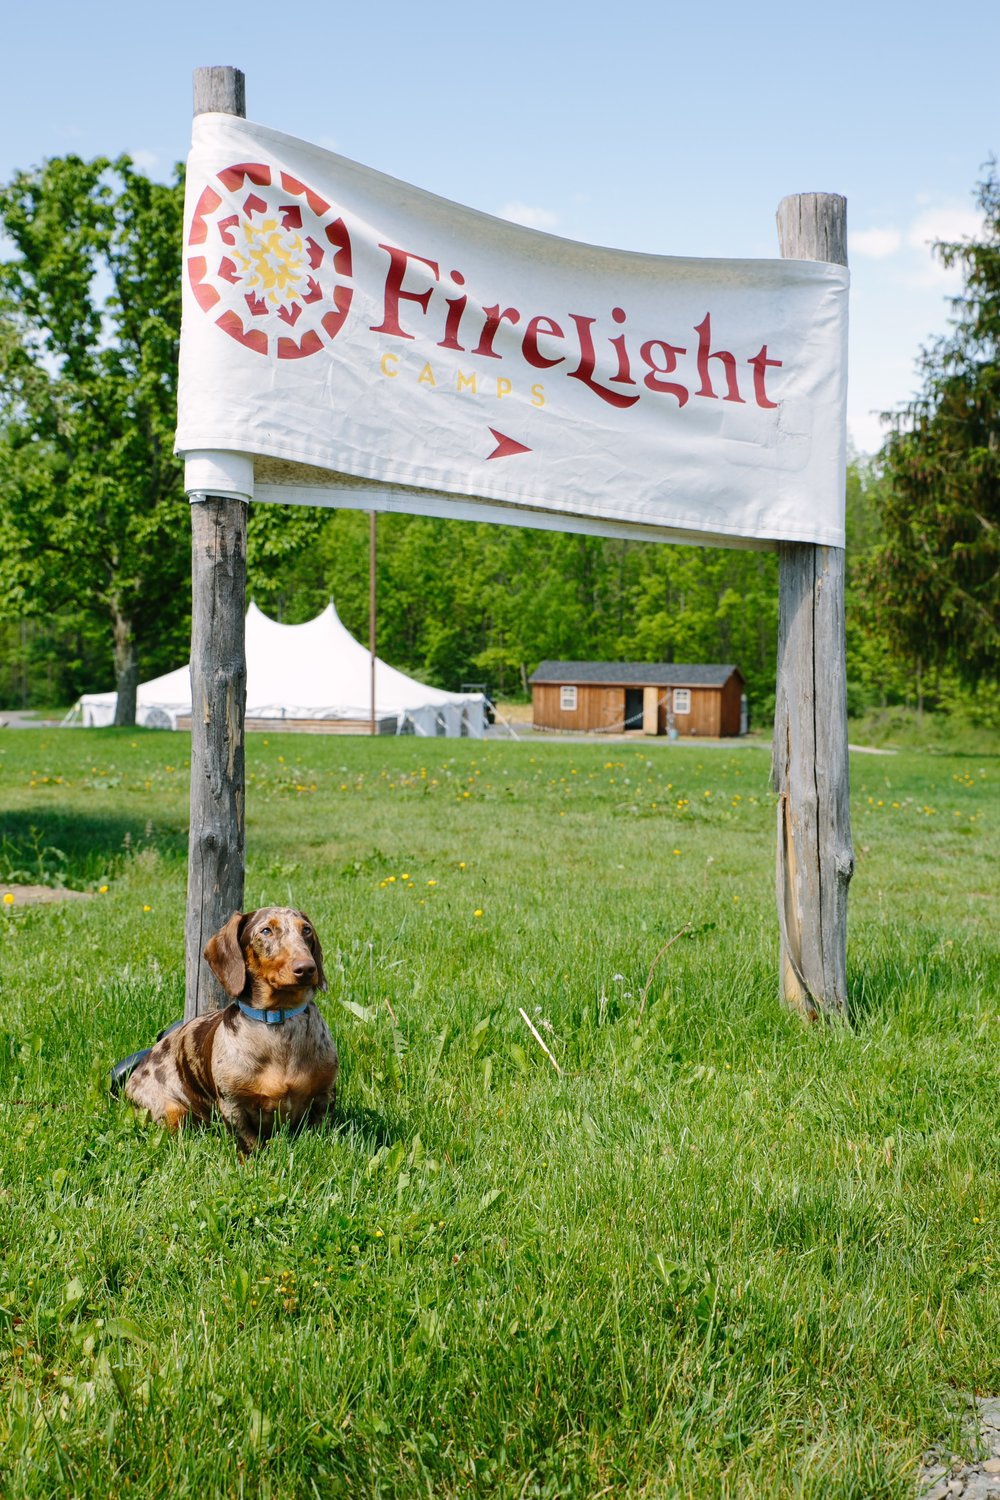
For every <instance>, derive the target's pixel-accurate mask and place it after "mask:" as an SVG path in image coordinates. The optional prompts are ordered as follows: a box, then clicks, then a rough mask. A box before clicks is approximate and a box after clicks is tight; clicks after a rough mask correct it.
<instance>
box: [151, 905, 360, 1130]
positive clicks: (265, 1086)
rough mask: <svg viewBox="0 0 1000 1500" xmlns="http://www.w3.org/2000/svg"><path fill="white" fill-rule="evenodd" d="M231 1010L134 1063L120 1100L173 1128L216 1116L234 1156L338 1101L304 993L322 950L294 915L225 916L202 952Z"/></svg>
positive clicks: (327, 1052) (320, 977)
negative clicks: (229, 998) (225, 1128)
mask: <svg viewBox="0 0 1000 1500" xmlns="http://www.w3.org/2000/svg"><path fill="white" fill-rule="evenodd" d="M205 959H206V962H207V963H208V964H209V966H210V967H211V969H212V971H213V973H214V974H215V976H216V978H217V979H218V980H219V982H220V984H221V985H222V987H223V989H224V990H225V991H226V993H227V994H228V995H232V997H233V1003H232V1005H227V1006H226V1008H225V1010H218V1011H215V1012H213V1013H212V1014H211V1015H205V1016H196V1017H195V1019H194V1020H192V1021H187V1022H185V1023H184V1024H183V1025H181V1026H177V1027H176V1028H171V1030H170V1031H169V1032H167V1033H165V1034H164V1035H163V1036H162V1038H161V1039H160V1040H159V1041H158V1042H157V1043H156V1045H155V1047H153V1048H152V1049H151V1050H150V1051H149V1053H148V1054H147V1055H146V1056H145V1057H143V1058H142V1060H141V1061H140V1062H139V1063H138V1066H137V1067H136V1068H135V1070H134V1072H133V1073H132V1075H131V1077H130V1078H129V1079H128V1082H127V1083H126V1085H125V1095H126V1097H127V1098H128V1099H130V1100H131V1102H132V1103H133V1104H135V1105H137V1106H138V1108H140V1109H147V1110H149V1113H150V1114H151V1115H152V1117H153V1119H154V1120H157V1121H159V1123H160V1124H161V1125H166V1126H167V1128H168V1129H170V1130H176V1129H177V1127H178V1126H179V1125H181V1124H182V1123H183V1122H184V1121H185V1120H187V1119H188V1118H189V1117H190V1118H191V1119H194V1120H201V1121H207V1120H209V1119H210V1118H211V1116H212V1114H213V1113H218V1114H219V1115H221V1116H222V1119H223V1120H224V1121H225V1123H226V1125H227V1126H228V1127H229V1129H230V1130H231V1131H232V1133H233V1135H234V1136H235V1137H236V1142H237V1145H238V1146H239V1148H240V1150H241V1151H253V1150H254V1149H255V1148H256V1147H257V1146H258V1145H259V1144H260V1143H261V1142H262V1141H266V1140H267V1139H268V1138H269V1137H270V1135H271V1134H272V1132H273V1131H274V1128H275V1126H276V1125H277V1124H280V1122H281V1121H283V1120H287V1121H288V1123H289V1124H290V1125H293V1126H294V1125H298V1124H299V1123H300V1122H301V1121H303V1120H307V1121H310V1122H315V1121H318V1120H321V1119H323V1117H324V1116H325V1115H326V1114H327V1113H328V1112H329V1111H330V1110H332V1109H333V1107H334V1103H335V1102H336V1097H337V1068H338V1059H337V1048H336V1045H335V1043H334V1041H333V1038H332V1037H331V1035H330V1033H329V1031H328V1030H327V1026H326V1022H325V1021H324V1020H323V1017H322V1016H321V1015H320V1013H319V1010H318V1008H317V1007H316V1005H314V1004H313V995H314V994H315V992H316V991H317V990H318V989H319V990H325V989H326V976H325V975H324V973H323V952H322V949H321V948H320V944H319V938H318V937H317V936H316V933H315V931H314V930H313V926H312V923H311V922H310V921H309V918H308V917H307V916H305V914H304V913H303V912H300V911H292V910H291V909H290V908H289V907H285V906H264V907H261V908H260V909H259V910H258V911H251V912H246V913H242V912H234V913H233V915H232V916H231V917H230V919H229V921H228V922H227V923H226V925H225V927H223V928H222V930H221V932H217V933H216V934H215V936H214V937H213V938H210V939H209V941H208V943H207V945H206V947H205Z"/></svg>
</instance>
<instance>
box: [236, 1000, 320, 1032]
mask: <svg viewBox="0 0 1000 1500" xmlns="http://www.w3.org/2000/svg"><path fill="white" fill-rule="evenodd" d="M236 1003H237V1005H238V1006H239V1008H240V1010H241V1011H242V1012H243V1014H244V1015H245V1016H249V1018H250V1020H251V1021H263V1022H264V1024H265V1026H280V1025H281V1023H282V1022H283V1021H289V1020H291V1018H292V1016H301V1014H302V1012H303V1011H304V1010H308V1009H309V1007H310V1005H311V1004H312V1001H311V1000H307V1001H306V1003H305V1005H297V1006H296V1007H295V1009H294V1010H255V1009H254V1007H253V1006H252V1005H245V1004H244V1002H243V1001H242V1000H237V1002H236Z"/></svg>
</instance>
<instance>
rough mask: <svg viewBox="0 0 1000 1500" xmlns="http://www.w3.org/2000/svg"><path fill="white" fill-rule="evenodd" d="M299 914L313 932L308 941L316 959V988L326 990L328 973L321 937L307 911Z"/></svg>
mask: <svg viewBox="0 0 1000 1500" xmlns="http://www.w3.org/2000/svg"><path fill="white" fill-rule="evenodd" d="M299 916H300V917H301V918H302V920H303V922H305V923H307V925H308V926H309V927H310V928H311V932H310V934H309V936H308V937H307V938H306V942H307V943H308V944H309V951H310V953H311V954H312V956H313V958H314V959H315V960H316V988H317V989H318V990H325V989H326V974H325V973H324V971H323V949H322V948H321V947H320V941H319V937H318V936H317V933H316V929H315V927H313V924H312V922H310V920H309V918H308V917H307V916H306V914H305V912H304V911H300V912H299Z"/></svg>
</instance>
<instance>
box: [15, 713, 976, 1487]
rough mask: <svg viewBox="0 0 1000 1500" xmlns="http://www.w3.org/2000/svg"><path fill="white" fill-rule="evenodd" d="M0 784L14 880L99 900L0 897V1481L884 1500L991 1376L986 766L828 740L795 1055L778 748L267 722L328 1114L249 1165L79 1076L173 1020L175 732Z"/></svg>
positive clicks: (19, 772) (275, 889) (262, 856)
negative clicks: (311, 942) (837, 923)
mask: <svg viewBox="0 0 1000 1500" xmlns="http://www.w3.org/2000/svg"><path fill="white" fill-rule="evenodd" d="M0 751H2V753H0V789H2V798H3V800H2V804H0V805H2V807H3V809H4V812H3V835H2V842H0V879H3V878H6V879H10V878H11V876H12V873H13V872H16V871H28V872H29V873H30V872H31V870H32V869H34V870H35V872H36V874H35V877H33V878H37V877H38V876H41V877H42V878H48V879H49V880H55V879H62V880H64V881H66V882H67V883H69V884H70V885H76V886H78V887H80V888H83V889H90V890H92V891H93V892H94V893H95V894H94V895H93V898H92V899H91V900H89V901H81V902H74V903H66V904H64V905H50V906H44V907H36V908H6V909H3V910H0V932H2V943H3V954H2V964H0V1001H2V1012H0V1118H2V1121H3V1125H4V1129H3V1133H2V1136H0V1234H2V1242H3V1245H4V1253H3V1257H2V1261H0V1473H2V1474H3V1484H4V1486H5V1493H8V1494H11V1495H18V1496H20V1495H29V1496H48V1495H52V1496H56V1495H59V1496H63V1495H67V1494H72V1495H79V1496H94V1497H97V1496H105V1495H107V1494H110V1493H115V1494H135V1495H140V1496H144V1497H145V1496H152V1495H155V1496H161V1495H162V1496H170V1497H172V1500H173V1497H181V1496H189V1495H190V1496H193V1497H194V1496H197V1497H202V1500H203V1497H206V1496H208V1497H211V1496H216V1495H219V1496H223V1495H224V1496H230V1495H232V1496H240V1495H247V1496H251V1495H253V1496H257V1495H260V1496H274V1497H279V1496H280V1497H282V1500H286V1497H298V1496H310V1495H312V1496H316V1495H318V1496H323V1497H325V1496H340V1495H343V1496H350V1497H356V1496H381V1497H388V1496H418V1495H434V1496H439V1495H441V1496H449V1495H463V1496H464V1495H490V1496H493V1495H495V1496H505V1497H506V1496H511V1497H513V1496H524V1497H529V1496H546V1497H548V1496H553V1497H554V1496H596V1495H599V1494H613V1495H630V1496H633V1495H634V1496H639V1495H642V1496H649V1497H654V1496H655V1497H662V1496H671V1495H696V1496H714V1495H732V1496H740V1497H743V1496H769V1495H795V1496H814V1497H824V1500H826V1497H830V1496H856V1497H859V1500H860V1497H872V1496H889V1495H893V1496H895V1495H899V1496H902V1495H907V1496H908V1495H911V1494H912V1493H913V1489H914V1485H915V1481H916V1471H917V1467H918V1465H919V1461H920V1456H921V1453H922V1451H923V1450H924V1449H925V1448H926V1447H927V1446H928V1445H929V1444H930V1443H931V1442H934V1441H937V1440H943V1441H945V1442H950V1443H952V1444H956V1445H958V1444H959V1443H960V1438H959V1433H958V1419H957V1411H958V1404H957V1402H956V1394H957V1393H959V1392H966V1391H972V1390H975V1391H978V1392H981V1393H982V1392H994V1393H995V1392H997V1391H998V1390H1000V1346H998V1340H997V1328H998V1313H1000V1290H998V1288H1000V1277H998V1275H997V1246H996V1224H997V1219H998V1215H1000V1187H998V1176H997V1168H998V1165H1000V1146H998V1134H997V1114H998V1066H997V1064H998V1046H1000V1018H998V1010H1000V960H998V954H997V947H996V914H997V911H998V909H1000V879H998V842H1000V841H998V834H997V824H998V813H1000V788H998V781H1000V776H998V772H1000V765H998V762H997V760H996V759H993V760H986V759H983V758H980V759H970V758H967V757H965V758H963V757H959V756H951V757H946V756H935V757H928V756H926V755H915V754H899V755H897V756H895V757H892V758H881V757H874V756H857V757H855V760H854V764H853V789H854V838H855V844H856V848H857V853H858V871H857V875H856V878H855V882H854V887H853V890H852V894H851V943H850V971H851V979H850V984H851V992H852V1002H853V1006H854V1012H855V1021H854V1025H853V1027H852V1028H850V1029H847V1028H841V1027H829V1028H823V1027H815V1028H812V1029H808V1028H805V1027H804V1026H803V1025H802V1024H801V1023H799V1022H798V1021H797V1020H795V1019H794V1018H792V1017H790V1016H788V1015H786V1014H784V1013H783V1012H782V1010H781V1008H780V1006H779V1004H778V1001H777V999H776V978H775V976H776V971H777V934H776V919H775V915H774V903H773V880H774V876H773V859H774V855H773V846H774V812H773V806H772V799H771V796H770V794H769V792H768V787H767V771H768V766H767V756H766V754H764V753H763V752H762V751H761V750H759V749H756V748H738V747H733V748H732V749H728V748H715V747H707V746H705V747H702V746H697V747H695V746H689V745H682V746H668V745H665V744H663V743H662V742H661V743H648V744H639V745H636V744H635V743H629V744H628V745H627V746H624V747H618V746H608V745H592V744H566V743H560V744H549V743H545V744H537V743H536V744H529V743H524V744H514V743H510V742H508V743H503V742H492V743H489V744H475V743H470V742H467V741H463V742H456V741H435V742H426V741H425V742H419V741H414V740H396V741H387V740H382V739H379V740H376V741H369V740H366V739H340V738H319V737H312V736H300V737H291V736H277V735H270V736H267V737H261V736H259V735H258V736H252V737H251V738H250V740H249V745H248V781H249V790H248V811H249V817H248V848H249V866H248V873H247V902H248V905H254V904H257V903H258V902H262V901H269V902H270V901H273V902H284V901H294V902H295V903H296V904H297V905H301V906H302V907H304V908H305V910H306V911H308V912H309V914H310V916H311V917H312V919H313V921H314V922H315V924H316V926H317V929H318V931H319V933H320V935H321V937H322V939H323V943H324V950H325V955H326V960H327V962H326V967H327V973H328V976H329V978H330V991H329V994H328V995H326V996H325V997H324V998H323V1002H322V1003H323V1008H324V1011H325V1013H326V1015H327V1017H328V1018H329V1020H330V1023H331V1026H332V1027H333V1029H334V1031H335V1033H336V1035H337V1038H338V1042H339V1045H340V1050H341V1056H342V1087H341V1105H340V1109H339V1111H338V1117H337V1119H336V1121H335V1122H334V1124H333V1125H332V1126H328V1127H327V1128H326V1129H325V1130H324V1131H323V1132H305V1133H302V1134H301V1135H299V1136H298V1137H289V1136H279V1137H278V1138H277V1139H276V1140H275V1141H273V1142H272V1143H271V1144H270V1145H269V1146H268V1147H267V1148H266V1149H265V1150H263V1151H262V1152H261V1153H259V1154H258V1156H257V1157H255V1159H254V1160H252V1161H251V1162H249V1163H246V1164H243V1163H241V1162H240V1161H239V1160H238V1158H237V1156H236V1153H235V1151H234V1149H233V1146H232V1143H231V1141H230V1140H229V1139H228V1138H227V1137H226V1136H225V1135H224V1134H222V1133H221V1131H217V1130H210V1131H206V1132H201V1133H193V1132H192V1133H190V1134H187V1135H184V1136H182V1137H179V1138H169V1137H165V1136H163V1135H162V1134H161V1133H160V1132H159V1131H157V1130H155V1129H151V1128H150V1127H148V1126H147V1125H145V1124H144V1123H142V1122H141V1121H139V1120H137V1119H135V1118H134V1117H133V1116H132V1114H131V1112H130V1111H129V1109H128V1108H127V1106H125V1105H123V1104H120V1103H112V1102H111V1101H109V1099H108V1098H107V1095H106V1088H105V1083H106V1073H107V1068H108V1066H109V1064H110V1063H111V1062H112V1061H113V1060H114V1059H115V1058H117V1057H120V1056H122V1055H123V1054H125V1053H127V1052H129V1051H131V1050H132V1049H133V1048H134V1047H136V1046H138V1045H140V1044H142V1043H144V1042H148V1041H150V1040H151V1039H152V1037H153V1035H154V1034H155V1032H156V1030H157V1029H158V1028H159V1027H161V1026H162V1025H164V1024H165V1023H166V1022H168V1021H170V1020H172V1019H174V1018H175V1017H176V1016H177V1015H179V1014H180V1012H181V1009H182V1005H183V978H182V947H181V945H182V930H183V915H184V878H185V839H186V835H185V818H186V797H187V772H186V766H185V760H186V756H187V740H186V738H185V737H183V736H181V735H169V734H156V733H150V732H145V733H139V734H135V733H132V734H129V733H127V732H119V731H100V732H83V731H74V732H69V731H63V732H54V731H35V730H32V731H24V732H18V733H16V734H14V733H12V734H10V735H7V736H5V737H4V739H3V741H2V744H0ZM46 851H48V852H46ZM52 851H55V852H52ZM404 876H405V877H409V878H404ZM104 885H106V886H107V887H108V889H107V890H106V891H103V892H100V891H99V887H100V886H104ZM0 891H2V886H0ZM477 913H481V915H477ZM688 922H689V923H690V924H691V931H690V933H689V934H688V935H686V936H684V937H683V938H681V939H680V940H678V941H677V942H676V943H674V945H673V946H672V947H671V948H670V949H669V951H668V952H667V953H666V954H665V955H664V956H663V957H662V959H661V960H660V962H659V964H658V966H657V967H656V969H655V972H654V975H653V979H652V983H651V984H650V985H649V989H648V996H647V1000H646V1009H645V1015H644V1016H643V1018H642V1021H641V1023H640V1022H639V1020H638V1017H639V1012H640V1008H641V1004H642V995H643V991H644V987H645V986H646V984H647V978H648V975H649V970H650V965H651V964H652V963H653V960H654V959H655V957H656V955H657V953H658V952H659V950H660V949H661V948H662V947H663V945H664V944H665V943H666V941H667V940H668V939H669V938H670V937H671V936H673V935H674V934H675V933H676V932H678V930H679V929H680V928H681V927H682V926H683V925H684V924H685V923H688ZM519 1007H523V1008H524V1009H525V1010H526V1011H527V1012H528V1014H529V1015H530V1016H531V1017H532V1019H533V1020H534V1022H535V1024H536V1025H537V1026H538V1028H539V1030H540V1032H541V1035H542V1036H543V1037H544V1038H545V1040H546V1043H547V1045H548V1046H549V1047H550V1048H551V1050H552V1053H553V1055H554V1056H555V1058H556V1059H557V1061H558V1062H559V1065H560V1067H561V1068H562V1070H563V1074H562V1076H561V1077H560V1076H557V1074H556V1072H555V1070H554V1068H553V1067H552V1065H551V1064H550V1062H549V1061H548V1060H547V1058H546V1057H545V1056H544V1054H543V1053H542V1051H541V1049H540V1048H539V1047H538V1046H537V1044H536V1043H535V1041H534V1040H533V1038H532V1036H531V1034H530V1032H529V1031H528V1029H527V1027H526V1026H525V1025H524V1023H523V1021H522V1019H521V1017H520V1015H519ZM955 1451H958V1447H957V1446H956V1450H955Z"/></svg>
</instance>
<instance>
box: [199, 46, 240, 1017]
mask: <svg viewBox="0 0 1000 1500" xmlns="http://www.w3.org/2000/svg"><path fill="white" fill-rule="evenodd" d="M212 112H214V113H217V114H228V115H239V116H241V117H245V115H246V95H245V86H244V78H243V74H242V73H241V72H240V71H239V69H238V68H196V69H195V74H194V113H195V114H196V115H200V114H208V113H212ZM246 576H247V507H246V503H245V502H244V501H242V500H237V499H233V498H232V497H228V496H222V495H205V496H204V497H203V498H201V499H198V500H196V501H194V502H193V503H192V505H191V591H192V606H191V823H190V828H189V832H188V892H187V921H186V924H185V932H184V942H185V981H186V984H185V998H184V1018H185V1020H190V1019H191V1017H192V1016H197V1015H204V1014H205V1012H206V1011H211V1010H215V1009H216V1008H217V1006H218V1005H220V1004H227V1003H228V996H224V995H223V992H222V990H221V988H220V987H219V985H218V983H217V981H216V979H215V977H214V975H213V974H212V972H211V970H210V969H209V967H208V965H207V964H206V963H205V961H204V959H203V958H202V956H201V955H202V949H203V948H204V946H205V944H206V942H207V941H208V939H209V938H210V937H211V935H212V933H213V932H217V931H218V929H219V928H220V927H221V926H222V924H223V923H224V922H225V921H227V919H228V918H229V917H230V916H231V915H232V914H233V912H234V911H242V909H243V874H244V850H245V832H244V815H245V789H246V785H245V784H246V776H245V769H244V755H243V726H244V715H245V710H246V687H247V670H246V651H245V644H244V632H245V615H246Z"/></svg>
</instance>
